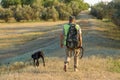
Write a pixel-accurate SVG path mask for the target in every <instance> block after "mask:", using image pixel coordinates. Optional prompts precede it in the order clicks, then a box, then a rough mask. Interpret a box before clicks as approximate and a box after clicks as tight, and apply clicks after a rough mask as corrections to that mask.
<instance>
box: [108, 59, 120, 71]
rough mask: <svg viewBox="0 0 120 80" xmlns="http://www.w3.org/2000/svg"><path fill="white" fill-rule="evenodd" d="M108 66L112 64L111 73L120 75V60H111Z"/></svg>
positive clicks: (110, 66)
mask: <svg viewBox="0 0 120 80" xmlns="http://www.w3.org/2000/svg"><path fill="white" fill-rule="evenodd" d="M108 64H110V65H109V68H108V70H109V71H111V72H117V73H120V59H109V61H108Z"/></svg>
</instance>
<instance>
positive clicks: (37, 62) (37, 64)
mask: <svg viewBox="0 0 120 80" xmlns="http://www.w3.org/2000/svg"><path fill="white" fill-rule="evenodd" d="M36 66H37V67H38V66H39V60H38V59H37V61H36Z"/></svg>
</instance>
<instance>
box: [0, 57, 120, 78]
mask: <svg viewBox="0 0 120 80" xmlns="http://www.w3.org/2000/svg"><path fill="white" fill-rule="evenodd" d="M63 60H64V59H63V58H55V57H53V58H46V59H45V61H46V67H43V66H42V62H41V63H40V66H39V67H38V68H35V67H33V65H32V61H31V62H15V63H12V64H9V65H8V66H1V67H0V80H120V76H119V75H120V59H116V60H114V59H112V58H106V59H104V58H100V57H95V56H92V57H89V58H87V57H86V58H83V59H82V60H80V61H79V68H78V69H79V71H78V72H74V70H73V58H72V60H71V63H70V64H69V68H68V71H67V72H64V71H63V65H64V63H63Z"/></svg>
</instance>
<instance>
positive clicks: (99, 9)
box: [90, 2, 106, 20]
mask: <svg viewBox="0 0 120 80" xmlns="http://www.w3.org/2000/svg"><path fill="white" fill-rule="evenodd" d="M105 6H106V5H105V3H103V2H100V3H98V4H96V5H95V6H93V7H92V8H91V9H92V10H91V12H90V13H91V14H92V15H93V16H95V17H97V19H101V20H102V19H103V17H104V11H103V10H104V9H105Z"/></svg>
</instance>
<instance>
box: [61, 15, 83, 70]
mask: <svg viewBox="0 0 120 80" xmlns="http://www.w3.org/2000/svg"><path fill="white" fill-rule="evenodd" d="M60 46H61V48H63V46H65V51H66V57H65V62H64V71H65V72H66V71H67V68H68V64H69V62H70V58H71V57H72V54H73V55H74V71H78V56H79V54H80V47H82V32H81V28H80V26H79V25H78V24H76V23H75V17H74V16H70V17H69V23H68V24H65V25H64V26H63V32H62V33H61V34H60Z"/></svg>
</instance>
